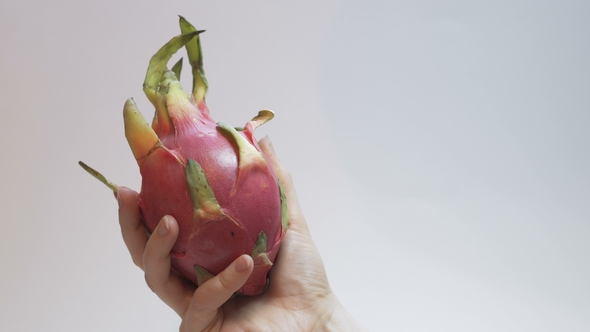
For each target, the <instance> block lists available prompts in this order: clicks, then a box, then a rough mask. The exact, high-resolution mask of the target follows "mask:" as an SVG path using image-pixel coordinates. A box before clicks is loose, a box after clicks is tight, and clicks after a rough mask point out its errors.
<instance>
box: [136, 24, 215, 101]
mask: <svg viewBox="0 0 590 332" xmlns="http://www.w3.org/2000/svg"><path fill="white" fill-rule="evenodd" d="M202 32H204V30H201V31H192V32H190V33H186V34H182V35H180V36H176V37H174V38H172V39H171V40H170V41H169V42H168V43H166V45H164V46H163V47H162V48H160V50H158V52H156V54H154V56H153V57H152V58H151V59H150V64H149V66H148V70H147V73H146V75H145V81H144V82H143V91H144V93H145V94H146V96H147V97H148V99H149V100H150V102H151V103H152V104H154V106H156V107H158V105H159V102H158V85H159V83H160V79H161V78H162V75H163V74H164V72H165V71H166V65H167V64H168V61H170V58H172V55H174V53H176V52H177V51H178V50H179V49H180V48H181V47H183V46H184V45H185V44H186V43H188V42H189V41H190V40H191V39H193V38H194V37H195V36H196V35H198V34H200V33H202Z"/></svg>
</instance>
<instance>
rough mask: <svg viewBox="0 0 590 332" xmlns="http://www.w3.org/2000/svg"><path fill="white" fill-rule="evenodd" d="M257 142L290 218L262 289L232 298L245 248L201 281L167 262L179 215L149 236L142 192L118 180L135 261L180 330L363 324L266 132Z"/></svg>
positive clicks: (246, 268)
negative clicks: (340, 294) (345, 301)
mask: <svg viewBox="0 0 590 332" xmlns="http://www.w3.org/2000/svg"><path fill="white" fill-rule="evenodd" d="M259 145H260V148H261V149H262V150H263V152H264V153H265V154H266V156H267V158H268V161H269V162H270V164H271V166H272V167H273V169H274V171H275V174H276V175H277V177H278V178H279V180H280V181H281V182H282V183H283V187H284V189H285V195H286V196H287V203H288V210H289V218H290V221H291V225H290V228H289V230H288V231H287V233H286V234H285V237H284V238H283V241H282V243H281V247H280V249H279V252H278V254H277V257H276V259H275V262H274V266H273V267H272V269H271V270H270V272H269V277H270V284H269V287H268V289H267V290H266V291H265V292H264V293H262V294H260V295H257V296H236V297H232V296H233V295H234V293H235V292H236V291H237V290H238V289H239V288H240V287H242V285H243V284H244V283H245V282H246V280H247V279H248V277H249V276H250V273H252V269H253V261H252V258H251V257H250V256H248V255H242V256H240V257H238V258H237V259H236V260H235V261H234V262H233V263H232V264H230V266H228V267H227V268H226V269H225V270H224V271H222V272H221V273H220V274H218V275H217V276H215V277H214V278H212V279H210V280H208V281H207V282H205V283H203V284H202V285H201V286H200V287H198V288H197V287H196V286H195V285H194V284H192V283H190V282H187V281H186V280H184V279H182V278H181V277H179V276H178V275H176V274H175V273H174V272H173V271H172V270H171V269H170V250H171V249H172V246H173V245H174V243H175V241H176V238H177V236H178V224H177V223H176V220H175V219H174V218H172V217H171V216H165V217H164V218H162V220H161V221H160V223H159V224H158V226H157V227H156V229H155V231H154V232H153V233H152V235H151V236H150V237H149V238H148V236H147V233H146V229H145V227H144V225H143V223H142V221H141V216H140V211H139V207H138V205H137V196H138V194H137V193H136V192H134V191H132V190H130V189H128V188H125V187H120V188H119V190H118V201H119V206H120V208H119V223H120V225H121V233H122V235H123V240H124V241H125V244H126V245H127V248H128V249H129V252H130V253H131V257H132V259H133V262H134V263H135V264H136V265H137V266H139V267H140V268H141V269H142V270H144V272H145V279H146V282H147V284H148V286H149V288H150V289H151V290H152V291H153V292H154V293H156V294H157V295H158V297H160V299H161V300H162V301H163V302H165V303H166V304H167V305H168V306H170V307H171V308H172V309H173V310H174V311H176V313H177V314H178V315H179V316H180V317H181V319H182V323H181V325H180V331H324V330H337V331H359V330H363V328H362V327H361V326H360V325H359V324H358V323H357V322H356V321H355V320H354V318H353V317H352V316H350V315H349V314H348V312H347V311H346V310H345V309H344V307H342V305H341V304H340V302H339V301H338V299H337V298H336V296H335V294H334V293H333V292H332V290H331V288H330V285H329V283H328V278H327V276H326V272H325V269H324V265H323V262H322V259H321V257H320V255H319V252H318V251H317V249H316V247H315V245H314V243H313V241H312V239H311V235H310V233H309V229H308V227H307V223H306V221H305V219H304V217H303V214H302V212H301V208H300V206H299V202H298V200H297V196H296V194H295V190H294V188H293V182H292V180H291V176H290V174H289V173H288V172H287V170H286V169H285V168H284V167H283V166H282V164H281V163H280V162H279V160H278V159H277V157H276V155H275V153H274V150H273V148H272V145H271V143H270V140H269V139H268V138H264V139H262V140H260V142H259Z"/></svg>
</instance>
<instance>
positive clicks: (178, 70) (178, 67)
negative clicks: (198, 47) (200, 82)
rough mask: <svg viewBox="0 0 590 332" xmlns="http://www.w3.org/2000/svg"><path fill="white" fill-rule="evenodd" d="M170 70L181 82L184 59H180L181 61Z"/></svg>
mask: <svg viewBox="0 0 590 332" xmlns="http://www.w3.org/2000/svg"><path fill="white" fill-rule="evenodd" d="M170 70H171V71H172V72H173V73H174V75H176V79H177V80H179V81H180V73H181V72H182V58H180V60H178V62H176V63H175V64H174V66H173V67H172V69H170Z"/></svg>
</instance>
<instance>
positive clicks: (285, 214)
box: [277, 180, 291, 234]
mask: <svg viewBox="0 0 590 332" xmlns="http://www.w3.org/2000/svg"><path fill="white" fill-rule="evenodd" d="M277 182H278V184H279V193H280V195H281V224H282V226H283V228H282V231H283V234H285V232H286V231H287V229H289V225H290V224H291V221H290V220H289V208H288V207H287V195H285V188H283V184H282V183H281V180H277Z"/></svg>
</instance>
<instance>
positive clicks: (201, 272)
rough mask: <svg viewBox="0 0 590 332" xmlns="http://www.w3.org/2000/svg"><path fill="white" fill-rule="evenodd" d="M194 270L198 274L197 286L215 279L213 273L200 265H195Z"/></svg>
mask: <svg viewBox="0 0 590 332" xmlns="http://www.w3.org/2000/svg"><path fill="white" fill-rule="evenodd" d="M194 269H195V273H196V274H197V286H201V285H202V284H203V283H204V282H206V281H207V280H209V279H211V278H213V277H215V276H214V275H213V274H211V272H209V271H207V269H205V268H204V267H202V266H200V265H195V266H194Z"/></svg>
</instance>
